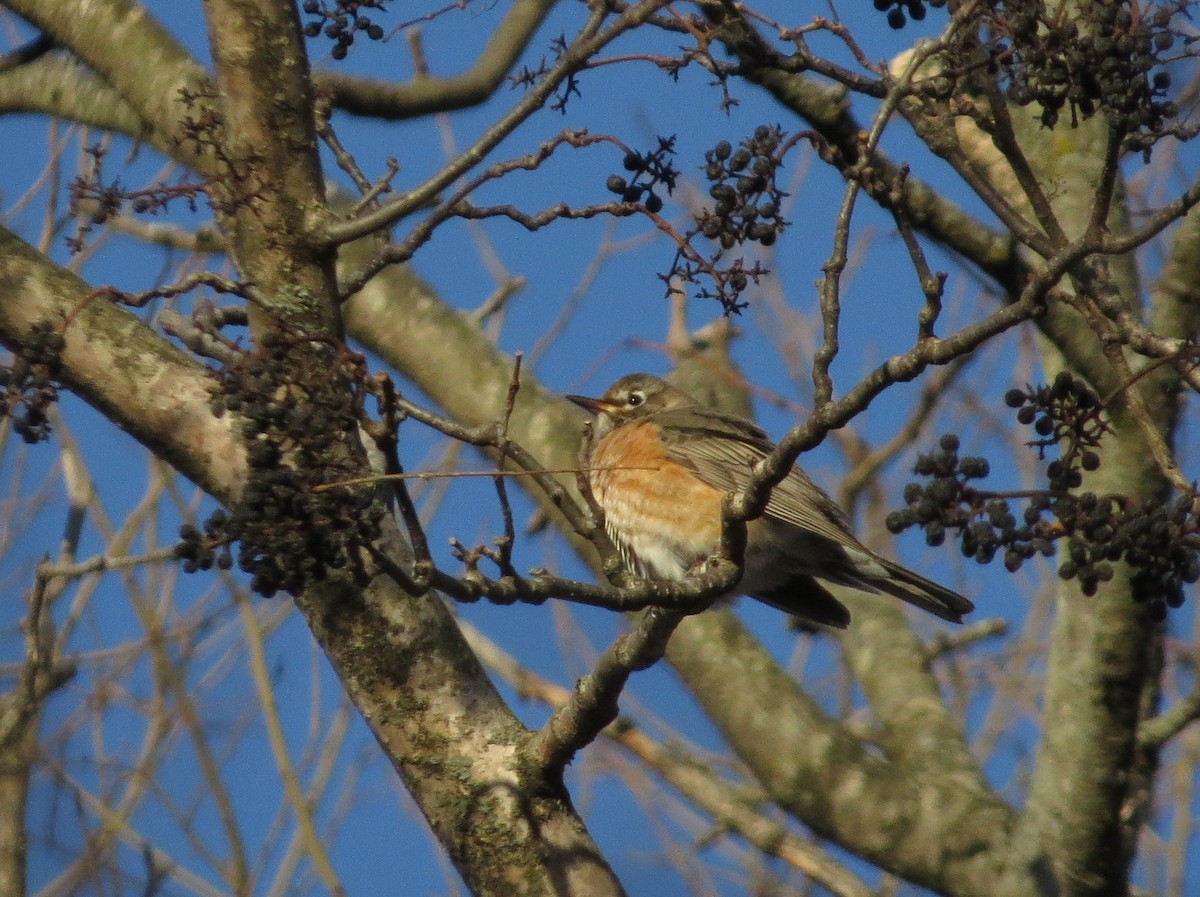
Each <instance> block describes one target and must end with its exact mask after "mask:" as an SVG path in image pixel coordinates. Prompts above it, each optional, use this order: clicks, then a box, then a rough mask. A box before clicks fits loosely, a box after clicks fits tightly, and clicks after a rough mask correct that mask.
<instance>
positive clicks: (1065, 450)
mask: <svg viewBox="0 0 1200 897" xmlns="http://www.w3.org/2000/svg"><path fill="white" fill-rule="evenodd" d="M1004 403H1005V404H1006V405H1008V407H1009V408H1015V409H1017V422H1018V423H1020V424H1024V425H1026V426H1029V425H1030V424H1032V425H1033V430H1034V432H1035V433H1036V434H1037V435H1038V438H1037V439H1034V440H1031V441H1030V443H1029V444H1030V445H1031V446H1033V447H1034V448H1036V449H1037V450H1038V457H1039V458H1045V456H1046V449H1048V448H1050V447H1052V446H1058V449H1059V457H1058V458H1057V459H1056V460H1054V461H1051V462H1050V464H1049V465H1048V466H1047V468H1046V475H1047V477H1048V478H1049V483H1050V491H1051V492H1054V493H1061V492H1067V491H1069V490H1071V489H1077V488H1078V487H1079V486H1080V485H1081V484H1082V483H1083V474H1082V472H1081V471H1083V470H1086V471H1092V470H1096V469H1097V468H1098V467H1099V466H1100V456H1099V455H1098V454H1097V453H1096V451H1095V450H1096V449H1097V448H1098V447H1099V445H1100V439H1101V437H1102V436H1103V435H1104V434H1105V433H1106V432H1108V424H1106V423H1105V422H1104V418H1103V417H1102V415H1101V412H1102V411H1103V408H1102V407H1101V405H1100V399H1099V398H1097V397H1096V394H1095V393H1094V392H1092V390H1091V387H1089V386H1088V385H1087V384H1086V383H1085V382H1084V381H1083V380H1081V379H1080V378H1079V377H1076V376H1074V375H1072V374H1071V373H1070V372H1069V371H1060V372H1059V374H1058V375H1057V376H1056V377H1055V378H1054V383H1053V384H1052V385H1050V386H1045V385H1042V386H1038V387H1031V386H1027V387H1025V388H1024V389H1010V390H1009V391H1008V392H1006V393H1005V394H1004Z"/></svg>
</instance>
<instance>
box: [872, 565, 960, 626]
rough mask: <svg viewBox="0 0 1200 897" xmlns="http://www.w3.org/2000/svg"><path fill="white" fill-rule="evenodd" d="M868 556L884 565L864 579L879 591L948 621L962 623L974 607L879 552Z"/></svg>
mask: <svg viewBox="0 0 1200 897" xmlns="http://www.w3.org/2000/svg"><path fill="white" fill-rule="evenodd" d="M871 559H872V560H873V561H874V562H875V563H876V564H878V565H879V566H880V567H882V568H883V572H882V573H876V572H875V571H871V574H869V575H868V576H867V577H866V578H867V581H868V582H869V583H870V584H871V586H873V587H874V588H876V589H878V590H879V591H881V592H884V593H886V594H888V595H892V596H894V597H896V598H899V599H900V600H901V601H907V602H908V603H909V604H912V605H914V606H916V607H919V608H921V610H927V611H929V612H930V613H931V614H934V615H935V616H938V617H941V618H942V619H943V620H949V621H950V622H951V623H961V622H962V621H963V620H962V618H963V614H967V613H970V612H971V611H973V610H974V609H975V605H974V604H972V603H971V602H970V601H968V600H967V599H966V598H964V597H963V596H962V595H960V594H958V592H953V591H951V590H950V589H947V588H946V587H945V586H941V585H938V584H937V583H936V582H934V581H933V580H931V579H926V578H925V577H924V576H922V575H921V574H919V573H914V572H913V571H912V570H909V569H908V568H907V567H903V566H901V565H900V564H897V563H896V562H895V561H889V560H888V559H887V558H885V557H880V556H879V555H873V556H872V558H871ZM862 572H864V573H865V572H866V571H862Z"/></svg>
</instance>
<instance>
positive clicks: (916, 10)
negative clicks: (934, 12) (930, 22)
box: [875, 0, 946, 30]
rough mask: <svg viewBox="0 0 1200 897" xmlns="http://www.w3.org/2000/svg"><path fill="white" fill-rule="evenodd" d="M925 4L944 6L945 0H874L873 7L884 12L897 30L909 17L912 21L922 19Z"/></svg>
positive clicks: (937, 6) (935, 6) (890, 23)
mask: <svg viewBox="0 0 1200 897" xmlns="http://www.w3.org/2000/svg"><path fill="white" fill-rule="evenodd" d="M926 4H928V5H930V6H932V7H934V8H935V9H937V8H939V7H942V6H945V5H946V0H875V8H876V9H877V10H879V11H880V12H886V13H887V23H888V24H889V25H891V26H892V27H893V28H895V29H897V30H899V29H901V28H903V27H904V25H905V23H906V22H907V21H908V20H909V19H912V20H913V21H914V22H919V21H921V20H922V19H924V18H925V13H926V10H925V5H926ZM906 13H907V15H905V14H906Z"/></svg>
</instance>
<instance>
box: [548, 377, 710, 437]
mask: <svg viewBox="0 0 1200 897" xmlns="http://www.w3.org/2000/svg"><path fill="white" fill-rule="evenodd" d="M567 398H568V399H569V400H570V401H572V402H574V403H575V404H576V405H578V406H579V407H580V408H583V409H584V410H586V411H590V412H591V413H592V414H594V415H596V432H595V436H596V437H597V438H599V437H601V436H603V435H604V434H605V433H607V432H609V431H610V430H612V429H613V428H614V427H617V426H620V425H621V424H623V423H628V422H629V421H635V420H641V419H642V418H645V417H649V416H650V415H652V414H658V413H659V412H661V411H671V410H674V409H676V408H687V407H689V406H691V405H695V404H696V400H695V399H693V398H692V397H691V396H689V395H688V394H687V393H686V392H684V391H683V390H682V389H676V388H675V387H674V386H672V385H671V384H670V383H668V382H667V381H666V380H664V379H662V377H656V376H654V375H653V374H626V375H625V376H624V377H622V378H621V379H620V380H618V381H617V382H616V383H614V384H613V385H612V386H610V387H609V388H608V389H606V390H605V391H604V395H602V396H601V397H600V398H598V399H593V398H589V397H588V396H574V395H571V396H567Z"/></svg>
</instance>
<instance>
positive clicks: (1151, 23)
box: [987, 0, 1184, 150]
mask: <svg viewBox="0 0 1200 897" xmlns="http://www.w3.org/2000/svg"><path fill="white" fill-rule="evenodd" d="M1183 5H1184V3H1183V0H1179V2H1175V0H1172V2H1170V3H1168V4H1165V5H1159V6H1156V7H1151V6H1146V5H1143V6H1142V7H1141V9H1140V10H1139V9H1138V8H1137V6H1136V5H1134V4H1130V3H1113V2H1111V0H1088V2H1084V3H1081V4H1078V5H1077V7H1076V8H1077V9H1078V11H1079V15H1071V16H1064V15H1062V12H1061V9H1060V8H1059V6H1058V5H1057V4H1047V3H1045V2H1043V0H1034V2H1027V3H1003V4H995V5H994V6H993V8H992V10H991V12H990V14H989V16H988V23H987V24H988V28H989V30H990V31H991V32H992V34H993V36H994V38H995V40H994V42H993V43H992V46H991V48H990V51H991V60H992V64H993V66H994V68H995V69H996V71H997V72H998V73H999V74H1000V75H1001V77H1002V79H1003V80H1004V81H1005V82H1006V83H1007V86H1008V96H1009V98H1010V99H1011V100H1012V101H1013V102H1014V103H1017V104H1018V105H1022V106H1025V105H1029V104H1030V103H1036V104H1037V105H1038V106H1039V107H1040V108H1041V115H1040V117H1041V120H1042V123H1043V124H1044V125H1045V126H1046V127H1048V128H1052V127H1054V126H1055V125H1056V124H1057V123H1058V120H1059V115H1060V113H1061V111H1062V110H1063V108H1064V107H1067V108H1069V109H1070V112H1071V122H1072V124H1075V123H1076V122H1077V121H1078V119H1079V118H1080V117H1082V118H1087V117H1088V116H1090V115H1092V114H1094V113H1095V112H1096V111H1097V110H1101V109H1103V110H1104V111H1105V112H1106V113H1107V116H1108V119H1109V121H1110V122H1111V123H1112V125H1113V126H1114V127H1115V128H1117V130H1118V131H1120V132H1122V133H1124V134H1126V135H1128V136H1127V140H1126V144H1127V146H1128V147H1130V148H1134V149H1140V150H1148V149H1149V147H1150V146H1151V145H1153V143H1154V141H1155V140H1157V139H1158V138H1159V137H1161V136H1162V134H1163V133H1164V130H1165V128H1166V126H1167V123H1168V121H1169V120H1171V119H1173V118H1175V117H1176V115H1177V114H1178V109H1177V108H1176V106H1175V104H1174V103H1173V102H1171V101H1170V100H1168V99H1166V93H1167V90H1168V89H1169V88H1170V86H1171V77H1170V75H1169V74H1167V73H1166V72H1165V71H1162V70H1161V69H1159V70H1158V71H1155V69H1156V68H1157V67H1158V66H1159V65H1160V64H1161V63H1162V62H1163V61H1164V60H1163V58H1162V54H1164V53H1166V52H1167V51H1169V50H1170V49H1171V48H1172V47H1173V46H1174V44H1175V41H1176V39H1177V35H1176V33H1175V31H1174V28H1173V26H1172V20H1173V18H1174V15H1175V12H1176V11H1178V10H1179V9H1182V7H1183Z"/></svg>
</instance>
